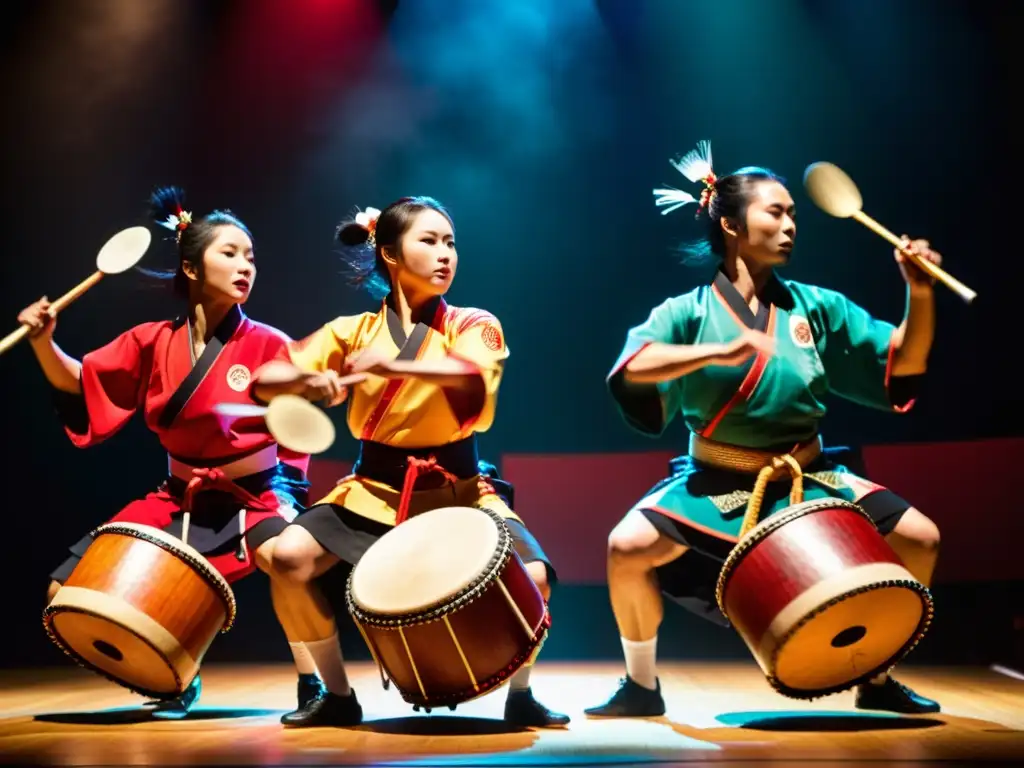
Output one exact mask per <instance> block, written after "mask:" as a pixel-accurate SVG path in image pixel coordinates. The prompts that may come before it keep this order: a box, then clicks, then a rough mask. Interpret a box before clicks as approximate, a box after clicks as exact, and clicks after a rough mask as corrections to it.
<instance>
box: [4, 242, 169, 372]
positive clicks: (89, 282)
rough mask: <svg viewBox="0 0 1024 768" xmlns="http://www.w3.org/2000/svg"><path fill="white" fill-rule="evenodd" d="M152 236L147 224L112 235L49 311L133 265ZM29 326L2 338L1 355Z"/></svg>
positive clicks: (66, 303) (60, 306) (67, 302)
mask: <svg viewBox="0 0 1024 768" xmlns="http://www.w3.org/2000/svg"><path fill="white" fill-rule="evenodd" d="M152 238H153V236H152V235H151V234H150V232H149V230H148V229H146V228H145V227H129V228H128V229H123V230H121V231H120V232H118V233H117V234H116V235H114V236H113V237H111V238H110V239H109V240H107V242H106V243H105V244H104V246H103V248H101V249H100V252H99V254H98V255H97V256H96V271H95V272H93V273H92V274H91V275H89V277H87V278H86V279H85V280H83V281H82V282H80V283H79V284H78V285H76V286H75V287H74V288H72V289H71V290H70V291H68V292H67V293H65V294H64V295H63V296H61V297H60V298H59V299H57V300H56V301H55V302H53V303H52V304H50V311H51V312H52V313H54V314H57V313H58V312H60V311H61V310H63V309H64V308H65V307H66V306H68V305H69V304H70V303H71V302H73V301H74V300H75V299H77V298H78V297H79V296H81V295H82V294H83V293H85V292H86V291H88V290H89V289H90V288H92V287H93V286H94V285H96V283H98V282H99V281H100V280H102V279H103V276H104V275H116V274H118V273H120V272H126V271H127V270H129V269H131V268H132V267H134V266H135V265H136V264H138V263H139V260H140V259H141V258H142V257H143V256H144V255H145V253H146V251H147V250H148V249H149V243H150V241H151V240H152ZM30 330H31V329H30V328H29V326H27V325H23V326H21V327H20V328H18V330H16V331H12V332H11V333H9V334H7V335H6V336H5V337H4V338H3V339H0V355H2V354H3V353H4V352H6V351H7V350H9V349H10V348H11V347H13V346H14V345H15V344H17V343H18V342H19V341H21V340H22V339H24V338H25V337H26V336H28V334H29V332H30Z"/></svg>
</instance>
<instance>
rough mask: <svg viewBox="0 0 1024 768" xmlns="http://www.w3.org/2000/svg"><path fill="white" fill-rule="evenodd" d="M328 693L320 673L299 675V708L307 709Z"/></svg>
mask: <svg viewBox="0 0 1024 768" xmlns="http://www.w3.org/2000/svg"><path fill="white" fill-rule="evenodd" d="M325 693H327V687H326V686H325V685H324V682H323V680H321V679H320V677H319V675H299V694H298V695H299V709H305V708H306V707H308V706H309V705H310V704H312V703H313V702H314V701H316V700H317V699H319V698H320V697H321V696H323V695H324V694H325Z"/></svg>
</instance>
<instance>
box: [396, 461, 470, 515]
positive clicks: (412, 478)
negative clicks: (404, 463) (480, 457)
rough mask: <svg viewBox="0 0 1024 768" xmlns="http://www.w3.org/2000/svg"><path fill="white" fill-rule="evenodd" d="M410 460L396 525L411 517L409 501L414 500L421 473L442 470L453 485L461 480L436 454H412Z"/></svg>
mask: <svg viewBox="0 0 1024 768" xmlns="http://www.w3.org/2000/svg"><path fill="white" fill-rule="evenodd" d="M408 461H409V465H408V467H407V468H406V470H405V483H404V484H403V485H402V497H401V499H400V500H399V502H398V512H397V513H396V514H395V525H401V524H402V523H404V522H405V521H406V520H408V519H409V503H410V502H411V501H412V494H413V490H415V488H416V481H417V480H418V479H419V478H420V476H421V475H426V474H428V473H430V472H440V473H441V474H442V475H444V478H445V479H446V480H448V481H449V482H450V483H451V484H452V485H455V483H457V482H458V480H459V478H457V477H456V476H455V475H453V474H452V473H451V472H449V471H448V470H447V469H445V468H444V467H442V466H441V465H440V464H438V463H437V458H436V457H435V456H431V457H430V458H427V459H420V458H417V457H415V456H410V457H409V459H408Z"/></svg>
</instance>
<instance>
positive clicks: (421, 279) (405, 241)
mask: <svg viewBox="0 0 1024 768" xmlns="http://www.w3.org/2000/svg"><path fill="white" fill-rule="evenodd" d="M458 263H459V255H458V253H457V252H456V250H455V232H454V231H453V230H452V225H451V222H449V221H448V219H447V217H445V216H443V215H442V214H440V213H438V212H437V211H435V210H432V209H427V210H424V211H420V212H419V213H418V214H417V215H416V218H415V219H413V222H412V224H411V225H410V226H409V229H408V230H407V231H406V233H405V234H404V235H402V241H401V249H400V256H399V279H400V280H401V281H402V282H403V284H404V285H406V286H407V287H408V288H411V289H412V290H413V291H415V292H417V293H421V294H427V295H430V296H443V295H444V294H445V293H447V292H448V289H449V288H451V286H452V280H454V279H455V268H456V267H457V266H458Z"/></svg>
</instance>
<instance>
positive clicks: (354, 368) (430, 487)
mask: <svg viewBox="0 0 1024 768" xmlns="http://www.w3.org/2000/svg"><path fill="white" fill-rule="evenodd" d="M337 236H338V240H339V241H340V242H341V244H342V245H343V246H345V247H346V248H347V249H348V251H349V252H350V253H351V254H352V256H351V259H350V265H351V266H352V268H353V272H354V276H355V280H356V281H357V282H358V283H360V284H362V285H363V286H365V287H366V288H368V289H369V290H370V291H371V293H375V294H377V295H378V296H380V297H382V302H381V307H380V309H379V310H378V311H376V312H365V313H363V314H360V315H353V316H346V317H339V318H337V319H335V320H333V321H331V322H329V323H327V324H326V325H324V326H323V327H322V328H320V329H319V330H317V331H315V332H314V333H312V334H311V335H309V336H308V337H306V338H304V339H302V340H300V341H296V342H293V343H292V344H291V345H290V347H289V350H288V352H289V362H290V363H291V366H293V367H290V366H277V367H274V368H273V369H271V367H267V368H266V369H265V370H263V371H261V372H259V373H258V374H257V384H256V387H255V394H256V396H257V397H258V398H260V399H263V400H267V399H269V398H271V397H273V396H275V395H278V394H281V393H294V394H301V395H303V396H304V397H307V398H308V399H310V400H314V401H321V402H326V403H328V404H330V405H338V404H341V403H342V402H345V401H347V402H348V416H347V421H348V427H349V430H350V431H351V433H352V435H353V437H355V438H356V439H358V440H359V441H360V451H359V458H358V459H357V461H356V463H355V466H354V467H353V471H352V474H351V475H349V476H348V477H346V478H343V479H342V480H341V481H340V482H339V483H338V485H337V486H336V487H335V488H334V489H333V490H332V491H331V492H330V493H329V494H328V495H327V496H326V497H325V498H323V499H322V500H321V501H320V502H319V503H318V504H316V505H315V506H313V507H311V508H310V509H309V510H308V511H307V512H306V513H305V514H304V515H303V516H302V524H301V525H295V526H289V527H288V528H287V529H286V530H285V531H284V533H283V534H282V538H281V539H280V541H279V542H278V546H277V548H276V549H275V566H276V567H278V568H280V569H281V572H282V573H284V574H287V575H289V576H290V577H291V578H292V579H294V580H296V581H300V582H310V581H312V580H313V579H316V578H317V577H319V576H321V575H322V574H324V573H326V572H327V571H329V570H330V569H332V568H334V567H335V566H336V565H338V564H339V563H342V562H344V563H348V564H350V565H353V566H354V565H355V564H356V563H357V562H358V561H359V559H360V558H361V557H362V555H363V554H364V553H365V552H366V551H367V549H369V547H370V546H371V545H372V544H373V543H374V542H376V541H377V540H378V539H379V538H380V537H382V536H383V535H384V534H386V533H387V532H388V531H390V530H391V529H392V528H393V527H394V526H395V525H396V524H398V523H401V522H402V521H403V520H405V519H407V518H408V517H411V516H413V515H417V514H420V513H423V512H426V511H429V510H431V509H438V508H442V507H452V506H462V507H480V508H487V509H489V510H491V511H493V512H495V513H497V514H498V515H500V516H501V517H502V518H503V519H504V520H505V521H506V523H507V524H508V527H509V529H510V533H511V535H512V538H513V540H514V542H515V549H516V552H517V553H518V555H519V557H520V558H521V559H522V561H523V563H524V564H525V565H526V568H527V570H528V571H529V573H530V576H531V577H532V578H533V580H534V582H535V583H536V584H537V586H538V588H539V589H540V591H541V594H542V595H543V596H544V598H545V600H547V598H548V596H549V594H550V585H551V584H552V583H553V582H554V580H555V572H554V569H553V568H552V567H551V564H550V562H549V561H548V558H547V556H546V555H545V554H544V551H543V550H542V549H541V547H540V545H539V544H538V543H537V541H536V539H534V537H533V536H532V535H531V534H530V533H529V531H528V530H527V529H526V527H525V526H524V525H523V523H522V521H521V520H520V519H519V517H518V516H517V515H516V514H515V513H514V512H513V511H512V509H511V508H510V506H509V504H508V503H506V500H505V499H504V498H503V497H502V495H501V493H500V492H499V490H498V489H496V488H495V485H501V484H500V481H499V482H497V483H494V482H492V479H491V477H489V476H487V474H481V469H480V466H481V463H480V460H479V456H478V454H477V443H476V433H477V432H484V431H486V430H487V429H489V428H490V426H491V424H492V422H493V421H494V412H495V404H496V401H497V395H498V388H499V385H500V383H501V378H502V372H503V368H504V364H505V360H506V359H507V358H508V355H509V350H508V347H507V346H506V345H505V336H504V332H503V330H502V327H501V324H500V323H499V322H498V320H497V318H495V317H494V315H492V314H491V313H490V312H487V311H485V310H482V309H472V308H461V307H453V306H450V305H448V304H447V303H446V302H445V300H444V298H443V296H444V294H445V293H447V291H448V290H449V288H450V287H451V284H452V280H453V278H454V277H455V271H456V267H457V265H458V253H457V251H456V248H455V234H454V226H453V224H452V219H451V216H450V215H449V214H448V212H447V210H446V209H445V208H444V207H443V206H442V205H441V204H440V203H439V202H438V201H436V200H434V199H432V198H428V197H404V198H401V199H399V200H397V201H395V202H393V203H391V205H389V206H388V207H387V208H385V209H384V210H383V211H377V210H376V209H372V208H369V209H367V210H365V211H363V212H361V213H360V214H358V215H357V216H356V217H355V219H354V220H353V221H349V222H346V223H344V224H342V225H341V226H340V227H339V228H338V233H337ZM296 369H298V370H296ZM506 495H507V494H506ZM324 610H325V611H326V610H328V609H327V608H326V607H325V608H324ZM325 640H330V641H331V642H332V643H333V646H332V653H331V658H330V662H326V661H325V660H324V659H323V658H320V657H318V658H317V666H318V668H319V670H320V674H321V676H322V677H323V678H324V681H325V683H326V684H327V687H328V689H329V691H330V692H329V693H328V694H327V695H325V696H324V697H322V698H320V699H318V700H317V701H315V702H313V703H311V704H310V705H309V706H308V707H307V708H305V709H304V710H300V711H298V712H295V713H293V714H292V715H290V716H288V718H287V720H286V725H293V726H318V725H354V724H356V723H359V722H360V721H361V719H362V708H361V706H360V705H359V703H358V702H357V700H356V697H355V694H354V693H353V692H352V691H351V689H350V688H349V686H348V682H347V679H346V678H345V672H344V666H343V662H342V658H341V649H340V646H338V645H337V636H336V635H335V636H334V637H333V638H326V639H325ZM530 670H531V666H530V665H526V666H523V667H522V668H521V669H520V670H519V671H518V672H516V673H515V674H514V675H513V677H512V678H511V680H510V683H509V692H508V698H507V700H506V704H505V719H506V721H508V722H510V723H513V724H516V725H521V726H533V727H550V726H562V725H565V724H566V723H568V722H569V718H568V717H567V716H565V715H562V714H559V713H556V712H552V711H550V710H548V708H547V707H545V706H544V705H543V704H541V703H540V702H538V701H537V700H536V699H535V698H534V697H533V694H532V692H531V689H530V687H529V676H530Z"/></svg>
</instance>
